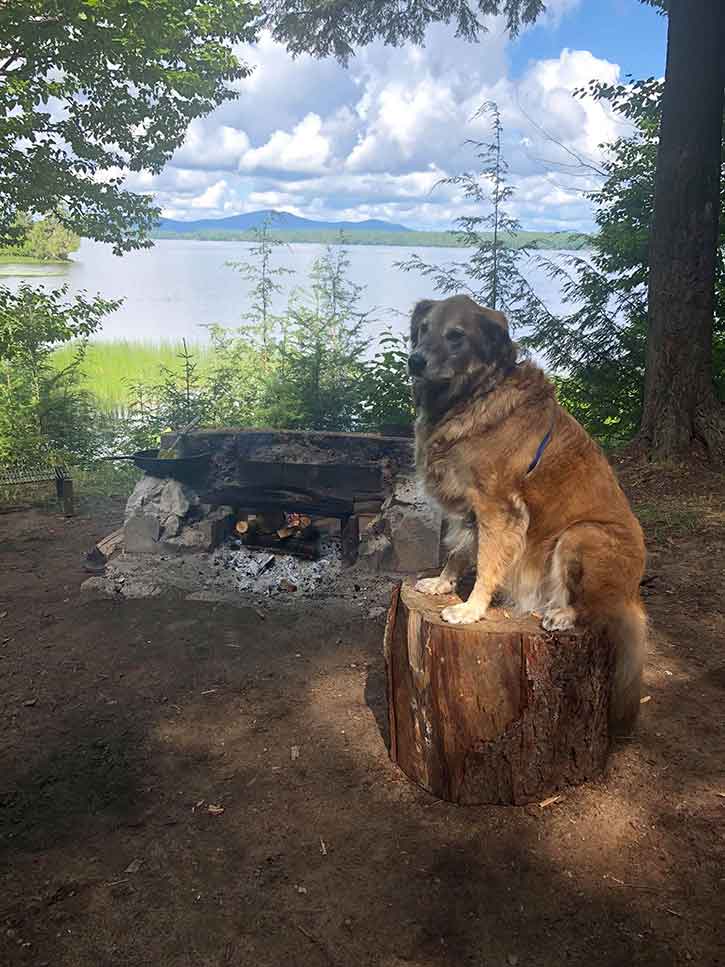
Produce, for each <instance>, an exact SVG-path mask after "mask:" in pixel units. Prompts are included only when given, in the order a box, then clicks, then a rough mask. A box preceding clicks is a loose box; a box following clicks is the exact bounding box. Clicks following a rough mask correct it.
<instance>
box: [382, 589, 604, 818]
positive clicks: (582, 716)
mask: <svg viewBox="0 0 725 967" xmlns="http://www.w3.org/2000/svg"><path fill="white" fill-rule="evenodd" d="M458 600H459V599H458V598H456V597H454V596H451V595H448V596H445V597H431V596H429V595H424V594H419V593H417V592H416V591H414V590H413V589H412V582H410V583H405V584H403V585H402V587H400V586H398V587H397V588H396V589H395V591H394V592H393V599H392V603H391V605H390V611H389V613H388V621H387V625H386V629H385V664H386V669H387V683H388V715H389V719H390V757H391V758H392V760H393V761H394V762H396V763H397V764H398V765H399V766H400V768H401V769H402V770H403V772H405V773H406V775H407V776H408V777H409V778H410V779H412V780H413V781H414V782H416V783H417V784H418V785H420V786H422V787H423V788H424V789H427V790H428V791H429V792H431V793H432V794H433V795H434V796H437V797H438V798H439V799H445V800H448V801H449V802H455V803H461V804H472V803H526V802H532V801H537V800H541V799H543V798H544V797H546V796H548V795H550V794H551V793H553V792H555V791H556V790H558V789H561V788H562V786H566V785H576V784H577V783H581V782H585V781H586V780H588V779H592V778H593V777H595V776H597V775H599V774H600V773H601V772H602V769H603V768H604V765H605V762H606V758H607V752H608V749H609V728H608V723H607V717H608V706H609V694H610V687H611V672H612V652H611V648H610V646H609V644H608V643H607V642H606V641H604V640H602V639H598V638H596V637H595V636H594V635H592V634H590V633H588V632H571V631H568V632H554V633H552V632H545V631H543V630H542V628H541V626H540V624H539V622H538V621H537V620H536V619H535V618H533V617H529V618H525V619H523V620H518V619H517V620H514V619H510V618H507V617H506V616H505V614H504V613H503V612H501V611H494V610H492V611H490V612H489V614H488V616H487V617H486V620H485V621H480V622H478V623H476V624H473V625H457V626H456V625H449V624H446V623H445V622H443V621H442V619H441V617H440V612H441V610H442V609H443V608H444V607H445V606H446V605H448V604H452V603H456V602H457V601H458Z"/></svg>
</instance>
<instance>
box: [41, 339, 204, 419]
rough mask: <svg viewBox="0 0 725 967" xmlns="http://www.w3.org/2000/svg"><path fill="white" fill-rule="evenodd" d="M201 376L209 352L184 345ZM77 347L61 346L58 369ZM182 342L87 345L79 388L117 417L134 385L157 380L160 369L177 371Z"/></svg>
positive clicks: (55, 360)
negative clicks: (193, 358) (165, 367)
mask: <svg viewBox="0 0 725 967" xmlns="http://www.w3.org/2000/svg"><path fill="white" fill-rule="evenodd" d="M187 347H188V348H189V349H190V351H191V352H193V353H194V357H195V359H196V361H197V363H198V365H199V372H200V373H203V371H204V368H205V366H206V365H207V364H208V362H209V360H210V359H211V350H210V349H209V348H208V347H206V346H202V345H197V344H193V343H187ZM76 349H77V347H76V346H74V345H73V344H72V343H71V344H68V345H65V346H61V347H60V348H59V349H57V350H56V351H55V353H54V354H53V363H54V365H55V366H57V367H58V369H62V368H64V367H65V366H68V365H69V364H70V363H71V362H72V360H73V359H74V357H75V353H76ZM181 349H182V345H181V341H180V340H179V341H174V342H132V341H131V340H127V339H120V340H114V341H110V340H107V341H106V340H99V341H98V342H92V343H90V344H89V346H88V349H87V350H86V355H85V358H84V360H83V362H82V364H81V372H82V373H83V380H82V385H83V388H84V389H87V390H88V391H89V392H91V393H92V394H93V396H94V397H95V398H96V400H97V402H98V405H99V407H100V408H101V409H102V410H104V411H105V412H109V413H117V412H119V411H121V410H124V409H125V408H126V407H127V406H128V402H129V399H130V398H131V385H132V384H133V383H138V382H143V383H155V382H158V381H159V380H160V373H159V371H160V368H161V366H167V367H168V368H169V369H171V370H174V371H175V372H177V371H179V369H180V360H179V358H178V355H179V353H180V352H181Z"/></svg>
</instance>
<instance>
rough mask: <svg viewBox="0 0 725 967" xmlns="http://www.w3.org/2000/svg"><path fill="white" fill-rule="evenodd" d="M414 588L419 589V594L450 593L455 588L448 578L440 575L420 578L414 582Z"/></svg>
mask: <svg viewBox="0 0 725 967" xmlns="http://www.w3.org/2000/svg"><path fill="white" fill-rule="evenodd" d="M414 590H416V591H420V593H421V594H450V593H451V591H453V590H455V584H454V583H453V581H451V580H450V578H444V577H443V576H442V575H441V576H440V577H437V578H422V579H421V580H420V581H417V582H416V585H415V589H414Z"/></svg>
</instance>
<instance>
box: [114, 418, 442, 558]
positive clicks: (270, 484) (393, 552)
mask: <svg viewBox="0 0 725 967" xmlns="http://www.w3.org/2000/svg"><path fill="white" fill-rule="evenodd" d="M162 444H163V441H162ZM183 453H184V455H198V454H203V453H208V455H209V459H208V464H207V466H206V467H205V469H204V470H203V472H201V473H199V474H197V476H196V477H195V478H192V479H187V480H186V481H185V482H182V481H180V480H175V479H173V478H166V479H161V478H157V477H151V476H144V477H143V478H142V479H141V480H140V481H139V483H138V484H137V486H136V488H135V490H134V492H133V493H132V495H131V497H130V498H129V500H128V504H127V506H126V518H125V526H124V539H125V550H126V552H127V553H130V554H165V553H180V552H181V553H194V552H197V553H198V552H204V551H206V552H208V551H212V550H213V549H214V548H216V547H217V546H219V545H220V544H221V543H223V542H224V540H225V539H226V538H227V537H228V535H229V534H230V532H231V531H232V529H233V527H234V524H235V521H236V519H237V518H238V515H239V512H240V511H241V512H245V513H246V512H255V510H257V509H259V510H265V511H266V510H269V507H270V501H271V502H276V506H277V508H278V509H280V510H298V511H303V512H305V513H309V512H310V511H307V510H305V509H304V506H303V504H304V502H305V501H309V502H310V506H311V507H312V508H313V509H312V513H313V514H315V513H316V514H318V515H319V514H322V516H326V515H327V516H337V517H339V518H340V519H341V520H342V521H343V522H345V521H347V520H349V519H350V518H351V517H355V516H356V515H357V513H358V511H357V510H356V508H358V507H363V506H365V507H369V505H370V504H371V503H372V504H375V503H376V499H377V505H378V506H379V507H380V513H379V514H377V516H374V517H372V520H371V515H370V514H369V513H368V514H366V515H365V516H360V518H359V519H360V522H361V524H364V523H369V526H368V527H361V535H360V537H361V541H360V554H359V560H358V566H359V567H361V568H364V569H367V570H372V571H396V572H404V573H410V572H414V571H421V570H426V569H429V568H435V567H437V565H438V562H439V543H440V515H439V514H438V512H437V510H436V509H435V508H433V506H432V505H431V504H430V502H429V501H428V500H427V498H426V497H425V495H424V494H423V492H422V489H421V488H420V486H419V484H418V482H417V480H416V479H415V471H414V466H413V448H412V441H411V440H409V439H405V438H393V437H381V436H376V435H371V434H333V433H313V432H294V431H279V432H278V431H268V430H265V431H244V430H215V431H206V430H202V431H195V432H194V433H191V434H188V436H187V438H186V439H185V440H184V450H183ZM295 500H297V501H298V504H299V506H295V505H294V502H295ZM265 501H266V503H265ZM300 502H301V503H300ZM257 503H258V504H259V506H258V507H257V506H255V505H256V504H257Z"/></svg>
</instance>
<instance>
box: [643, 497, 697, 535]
mask: <svg viewBox="0 0 725 967" xmlns="http://www.w3.org/2000/svg"><path fill="white" fill-rule="evenodd" d="M701 505H702V501H701V500H693V501H692V502H691V503H688V504H685V505H684V506H683V504H682V502H679V503H678V504H677V505H676V506H674V505H668V504H651V503H639V504H635V505H634V508H633V509H634V512H635V514H636V515H637V518H638V519H639V522H640V524H641V525H642V528H643V530H644V531H645V534H646V535H647V536H648V537H651V538H653V539H654V540H663V539H664V538H667V537H688V536H690V535H692V534H696V533H697V532H698V531H701V530H702V529H704V527H705V526H706V523H707V520H708V508H706V507H703V506H701Z"/></svg>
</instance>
